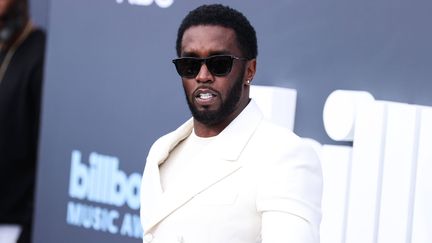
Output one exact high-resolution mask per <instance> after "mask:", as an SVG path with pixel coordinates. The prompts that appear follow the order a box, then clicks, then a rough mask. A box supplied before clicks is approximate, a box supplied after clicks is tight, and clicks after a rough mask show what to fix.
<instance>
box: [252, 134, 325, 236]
mask: <svg viewBox="0 0 432 243" xmlns="http://www.w3.org/2000/svg"><path fill="white" fill-rule="evenodd" d="M280 151H286V152H280V153H276V154H273V155H270V156H269V161H266V163H268V166H266V169H265V170H264V171H263V172H262V174H261V177H260V178H259V185H258V195H257V202H256V205H257V210H258V211H259V212H261V213H262V240H263V241H262V242H263V243H267V242H273V243H276V242H287V243H316V242H319V224H320V221H321V212H320V206H321V194H322V174H321V167H320V161H319V158H318V155H317V154H316V152H315V150H314V149H313V148H312V147H310V146H308V145H306V144H305V143H304V142H299V143H298V144H297V145H296V146H294V148H293V149H289V150H286V149H285V150H284V149H282V150H280Z"/></svg>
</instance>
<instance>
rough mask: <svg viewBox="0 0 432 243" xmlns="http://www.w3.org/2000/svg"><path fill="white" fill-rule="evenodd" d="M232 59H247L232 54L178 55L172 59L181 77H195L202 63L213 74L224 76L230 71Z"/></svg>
mask: <svg viewBox="0 0 432 243" xmlns="http://www.w3.org/2000/svg"><path fill="white" fill-rule="evenodd" d="M234 59H236V60H247V58H243V57H236V56H232V55H215V56H209V57H206V58H198V57H180V58H177V59H174V60H172V62H173V63H174V65H175V67H176V69H177V72H178V74H179V75H180V76H181V77H183V78H195V77H196V76H197V75H198V73H199V71H200V70H201V66H202V64H203V63H205V65H206V66H207V69H208V70H209V71H210V73H211V74H213V75H214V76H225V75H227V74H228V73H230V72H231V69H232V65H233V61H234Z"/></svg>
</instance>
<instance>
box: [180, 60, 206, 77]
mask: <svg viewBox="0 0 432 243" xmlns="http://www.w3.org/2000/svg"><path fill="white" fill-rule="evenodd" d="M174 64H175V67H176V69H177V72H178V74H179V75H180V76H182V77H185V78H193V77H195V76H196V75H198V72H199V70H200V68H201V61H200V60H197V59H195V58H181V59H177V60H175V62H174Z"/></svg>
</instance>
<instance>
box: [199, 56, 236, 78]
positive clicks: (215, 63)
mask: <svg viewBox="0 0 432 243" xmlns="http://www.w3.org/2000/svg"><path fill="white" fill-rule="evenodd" d="M232 64H233V58H232V57H231V56H215V57H210V58H209V59H207V62H206V65H207V68H208V69H209V71H210V72H211V73H212V74H213V75H215V76H225V75H227V74H228V73H229V72H231V68H232Z"/></svg>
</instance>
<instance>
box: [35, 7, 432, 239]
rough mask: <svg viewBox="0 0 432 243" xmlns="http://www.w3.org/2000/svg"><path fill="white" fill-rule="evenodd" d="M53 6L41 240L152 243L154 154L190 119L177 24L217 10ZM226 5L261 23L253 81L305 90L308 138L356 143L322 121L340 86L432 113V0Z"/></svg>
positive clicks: (301, 109)
mask: <svg viewBox="0 0 432 243" xmlns="http://www.w3.org/2000/svg"><path fill="white" fill-rule="evenodd" d="M36 1H38V2H39V0H34V1H31V2H32V3H33V6H35V4H36ZM42 2H44V3H47V4H45V5H43V6H47V7H46V9H42V10H41V9H40V8H37V12H36V13H37V14H39V15H41V13H46V14H47V15H48V13H49V15H48V17H41V16H35V17H36V19H42V20H43V21H45V20H49V21H47V22H48V23H47V24H46V29H47V32H48V42H47V55H46V68H45V84H44V90H43V95H44V99H43V109H42V110H43V115H42V127H41V138H40V147H39V167H38V183H37V198H36V200H37V203H36V218H35V227H34V236H33V240H34V242H44V243H58V242H64V243H69V242H70V243H75V242H81V243H86V242H88V243H90V242H91V243H93V242H124V243H129V242H131V243H132V242H135V243H136V242H140V241H142V239H141V237H142V230H141V226H140V222H139V186H140V180H141V174H142V171H143V168H144V164H145V158H146V156H147V153H148V150H149V148H150V146H151V144H152V143H153V142H154V141H155V140H156V139H157V138H158V137H159V136H161V135H163V134H165V133H167V132H169V131H171V130H173V129H175V128H176V127H177V126H178V125H179V124H181V123H182V122H184V121H185V120H186V119H188V118H189V116H190V113H189V110H188V108H187V105H186V101H185V98H184V93H183V88H182V85H181V80H180V78H179V77H178V75H177V74H176V72H175V69H174V66H173V64H172V62H171V60H172V59H173V58H175V55H176V54H175V40H176V33H177V28H178V25H179V24H180V22H181V20H182V18H183V17H184V16H185V15H186V14H187V13H188V12H189V11H190V10H192V9H193V8H195V7H197V6H199V5H201V4H204V3H209V1H199V0H197V1H186V0H92V1H88V0H74V1H69V0H55V1H51V2H49V4H48V1H47V0H45V1H42ZM218 2H220V3H224V4H229V5H231V6H232V7H234V8H237V9H239V10H240V11H242V12H243V13H244V14H245V15H246V16H247V17H248V18H249V20H250V21H251V23H252V25H254V26H255V28H256V31H257V35H258V42H259V44H258V48H259V54H258V67H257V70H258V71H257V75H256V76H255V79H254V80H253V82H254V84H258V85H266V86H279V87H285V88H290V89H295V90H296V91H297V92H296V94H297V103H296V106H295V109H296V112H295V122H294V123H295V124H294V130H295V131H296V132H297V133H298V134H299V135H301V136H305V137H309V138H313V139H315V140H316V141H319V142H320V143H326V144H344V143H340V142H335V141H332V140H331V139H330V138H329V136H328V135H327V134H326V132H325V129H324V125H323V121H322V114H323V106H324V103H325V100H326V98H327V97H328V96H329V94H330V93H331V92H332V91H333V90H335V89H352V90H366V91H369V92H370V93H371V94H372V95H373V96H374V97H375V98H376V99H378V100H393V101H399V102H406V103H414V104H423V105H432V98H431V96H430V90H432V82H430V78H431V77H432V68H431V66H432V65H431V64H432V62H431V59H430V56H432V49H431V48H430V46H429V45H430V43H432V34H431V32H430V31H429V28H430V26H429V24H430V21H431V17H430V10H432V9H431V6H432V4H431V3H429V2H426V1H424V2H420V1H419V2H417V1H416V2H409V3H407V2H406V1H402V0H396V1H395V0H386V1H380V2H369V1H368V2H364V1H348V2H347V1H345V0H328V1H301V0H294V1H285V0H280V1H272V2H271V3H269V2H267V1H258V0H255V1H240V0H238V1H218ZM44 10H45V11H44ZM48 10H49V12H48ZM34 13H35V12H34ZM43 21H42V22H43ZM42 24H43V25H44V23H42ZM282 112H283V111H282ZM287 112H288V111H287Z"/></svg>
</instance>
